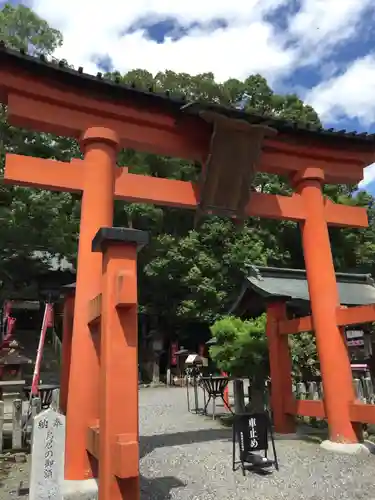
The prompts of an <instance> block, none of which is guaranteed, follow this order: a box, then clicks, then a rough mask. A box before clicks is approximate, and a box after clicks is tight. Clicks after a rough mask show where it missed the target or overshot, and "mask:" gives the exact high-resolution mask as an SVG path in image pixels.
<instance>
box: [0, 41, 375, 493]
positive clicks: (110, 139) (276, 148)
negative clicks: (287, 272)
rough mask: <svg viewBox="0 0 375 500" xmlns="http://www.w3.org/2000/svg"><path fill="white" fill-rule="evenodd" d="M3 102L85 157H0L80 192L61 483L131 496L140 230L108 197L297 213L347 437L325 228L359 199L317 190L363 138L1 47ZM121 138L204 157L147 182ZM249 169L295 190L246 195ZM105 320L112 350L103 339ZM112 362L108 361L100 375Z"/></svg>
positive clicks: (354, 160)
mask: <svg viewBox="0 0 375 500" xmlns="http://www.w3.org/2000/svg"><path fill="white" fill-rule="evenodd" d="M0 99H1V100H2V102H5V103H6V104H7V112H8V119H9V122H10V123H11V124H13V125H17V126H23V127H29V128H32V129H34V130H39V131H43V132H51V133H56V134H60V135H65V136H70V137H75V138H77V139H79V140H80V146H81V150H82V152H83V155H84V159H83V160H73V161H72V162H71V163H62V162H56V161H53V160H43V159H39V158H32V157H22V156H18V155H11V154H8V155H7V158H6V171H5V181H6V182H8V183H15V184H21V185H25V186H31V187H35V188H42V189H52V190H61V191H71V192H80V193H82V206H81V225H80V238H79V249H78V273H77V287H76V297H75V305H74V320H73V336H72V341H71V351H70V353H66V352H65V353H64V360H65V362H66V363H67V361H68V359H69V360H70V362H69V365H68V364H66V366H65V370H66V372H65V373H66V376H65V377H64V380H68V381H69V390H68V393H67V397H66V392H65V396H64V398H63V401H64V403H63V404H64V405H66V414H67V438H66V471H65V475H66V478H67V479H70V480H84V479H87V478H90V477H98V474H99V498H100V499H101V500H109V499H111V500H116V499H120V498H127V499H131V500H134V499H136V498H138V496H139V488H138V487H137V485H138V474H139V472H138V463H137V460H138V444H137V442H138V426H137V415H138V373H137V370H136V356H137V346H136V338H137V335H136V332H137V299H136V287H137V281H136V247H137V245H138V244H144V243H145V242H146V237H145V236H144V235H141V234H140V233H139V232H137V231H135V230H134V231H135V232H134V231H131V230H127V231H126V232H124V231H120V232H119V231H117V232H116V231H112V232H111V230H110V229H109V228H111V227H112V225H113V201H114V199H115V198H117V199H122V200H125V201H128V202H146V203H155V204H161V205H168V206H177V207H181V208H189V209H198V210H199V212H201V213H203V214H215V213H217V214H220V215H227V216H230V217H234V218H239V219H243V218H244V217H249V216H255V217H268V218H274V219H279V220H282V219H285V220H293V221H296V222H299V223H300V225H301V234H302V243H303V251H304V256H305V263H306V272H307V277H308V283H309V292H310V298H311V307H312V311H313V316H312V321H313V327H314V328H313V329H314V331H315V334H316V339H317V346H318V352H319V358H320V363H321V370H322V377H323V384H324V394H325V400H324V406H325V414H326V417H327V419H328V424H329V430H330V439H331V440H332V442H335V443H349V444H350V443H353V444H354V443H356V442H357V436H356V433H355V428H354V427H353V425H352V420H351V413H350V404H351V403H352V402H353V401H354V393H353V387H352V380H351V370H350V364H349V360H348V356H347V352H346V347H345V343H344V341H343V337H342V335H341V332H340V328H339V326H340V324H342V323H340V322H339V321H338V319H337V310H338V307H339V299H338V295H337V287H336V280H335V273H334V267H333V260H332V255H331V248H330V241H329V234H328V225H336V226H353V227H365V226H366V225H367V215H366V210H365V209H363V208H358V207H348V206H342V205H338V204H334V203H332V202H330V201H329V200H327V199H325V198H324V196H323V194H322V186H323V184H324V183H357V182H358V181H359V180H360V179H361V178H362V175H363V167H364V166H366V165H367V164H369V163H371V162H372V161H373V157H374V149H375V141H374V138H373V137H371V136H368V137H367V136H366V137H361V136H357V135H348V134H336V135H335V134H334V133H332V132H329V131H311V130H308V129H306V128H305V129H304V128H302V129H301V128H295V127H293V126H290V124H288V123H285V122H282V121H277V120H272V119H270V118H265V117H256V116H251V115H247V114H246V113H244V112H240V111H236V110H228V109H226V108H222V107H218V106H210V105H202V104H192V105H187V104H186V103H184V102H182V101H179V100H173V99H170V98H169V97H168V96H159V95H155V94H152V93H150V92H143V91H138V90H135V89H131V88H130V89H129V88H123V87H121V86H120V85H116V84H113V83H109V82H104V81H103V80H102V79H101V77H100V76H99V77H98V78H96V79H95V78H92V77H89V76H86V75H82V71H78V72H74V71H71V70H67V69H65V68H63V67H62V66H56V65H52V64H51V65H50V64H47V63H46V62H45V61H44V60H42V61H40V60H37V59H34V58H30V57H28V56H25V55H23V54H18V53H14V52H12V51H9V50H7V49H5V48H4V47H1V46H0ZM276 131H278V135H277V136H276V137H274V135H275V132H276ZM301 142H303V144H301ZM123 147H128V148H134V149H138V150H142V151H149V152H152V153H155V154H165V155H173V156H176V157H180V158H185V159H189V160H194V161H198V162H200V163H201V164H202V165H203V168H202V174H201V178H200V182H199V183H198V184H197V185H194V184H192V183H190V182H182V181H175V180H168V179H157V178H152V177H146V176H140V175H134V174H130V173H129V172H128V171H127V169H126V168H116V155H117V152H118V151H119V149H120V148H123ZM256 171H263V172H269V173H277V174H280V175H285V176H287V177H288V178H289V179H290V180H291V183H292V186H293V187H294V190H295V193H294V194H293V195H292V196H276V195H268V194H264V193H257V192H254V191H251V184H252V180H253V177H254V175H255V172H256ZM101 228H103V229H101ZM105 228H107V229H105ZM98 231H99V233H98ZM99 243H100V244H99ZM101 244H103V245H104V246H101ZM120 250H121V251H120ZM124 311H125V312H124ZM280 314H281V312H280V311H276V312H275V324H276V323H277V322H280V321H284V326H285V325H289V326H288V327H289V330H290V329H291V328H292V327H291V324H290V323H288V322H287V323H285V321H287V318H285V317H283V318H282V317H280ZM351 314H352V316H353V315H354V316H355V314H356V313H355V311H351ZM372 314H373V313H372ZM373 319H375V314H374V317H373ZM98 324H100V328H98ZM111 328H113V329H114V331H115V338H116V343H117V344H116V345H117V346H118V351H117V352H121V359H119V357H118V356H116V353H115V352H114V351H113V349H112V348H111V343H110V329H111ZM296 328H299V325H296ZM119 332H125V336H121V335H119ZM65 333H67V334H69V329H67V331H66V332H65ZM275 335H276V336H277V335H278V333H277V331H276V330H275ZM275 338H276V337H275ZM285 338H286V337H285V336H284V338H283V341H281V339H279V340H277V341H276V342H275V343H274V344H273V347H272V350H271V353H270V356H271V360H270V361H271V365H272V366H273V367H274V369H275V370H276V371H274V372H275V373H278V369H279V368H278V364H279V358H278V353H281V352H284V351H285V342H284V340H285ZM99 344H100V347H99ZM333 359H334V360H335V363H333V362H332V360H333ZM111 363H113V366H114V370H115V371H113V370H112V371H111V372H110V374H108V373H106V370H110V366H111ZM129 367H133V368H134V369H129ZM281 368H282V367H281ZM281 368H280V369H281ZM125 372H126V374H127V377H128V379H127V387H128V388H129V389H128V394H127V401H126V407H125V406H124V405H125V403H124V404H122V405H120V406H119V407H118V408H117V409H116V410H114V409H113V407H112V406H111V405H110V399H109V398H110V394H112V392H111V390H110V386H109V385H108V384H109V382H108V380H110V379H111V377H112V379H111V380H112V381H113V380H114V378H113V377H114V374H115V373H116V374H117V376H121V374H122V373H125ZM279 373H280V371H279ZM106 375H108V377H106ZM337 387H340V390H339V391H337ZM64 389H65V388H64V387H63V390H64ZM101 397H104V403H102V402H101V399H100V398H101ZM108 405H109V406H111V409H110V410H109V409H108V408H109V406H108ZM120 417H121V419H122V421H120V420H119V419H120ZM112 424H113V425H112ZM284 431H286V432H287V431H288V429H287V428H285V429H284ZM121 450H128V451H129V450H131V457H132V458H131V460H130V462H131V464H132V465H131V466H129V464H128V465H126V464H125V462H124V464H123V465H124V466H123V467H122V465H121V464H122V463H123V462H122V459H123V458H124V457H123V455H122V451H121ZM128 461H129V458H128ZM98 462H99V472H98V470H97V469H98V468H97V466H98ZM116 478H117V479H116Z"/></svg>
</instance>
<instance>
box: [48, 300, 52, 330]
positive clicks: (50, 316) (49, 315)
mask: <svg viewBox="0 0 375 500" xmlns="http://www.w3.org/2000/svg"><path fill="white" fill-rule="evenodd" d="M48 305H49V306H50V307H49V309H48V316H47V328H53V322H54V312H53V305H52V304H48Z"/></svg>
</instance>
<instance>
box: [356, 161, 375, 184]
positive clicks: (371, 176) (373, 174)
mask: <svg viewBox="0 0 375 500" xmlns="http://www.w3.org/2000/svg"><path fill="white" fill-rule="evenodd" d="M374 180H375V163H372V164H371V165H369V166H368V167H366V168H365V169H364V170H363V180H362V181H361V182H360V183H359V184H358V187H359V188H361V189H366V187H367V186H368V185H369V184H370V182H372V181H374Z"/></svg>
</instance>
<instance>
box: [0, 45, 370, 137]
mask: <svg viewBox="0 0 375 500" xmlns="http://www.w3.org/2000/svg"><path fill="white" fill-rule="evenodd" d="M6 63H8V64H14V65H18V66H20V67H22V68H23V69H25V70H26V71H30V72H33V73H34V74H40V75H42V76H46V77H49V78H54V79H58V81H59V82H61V83H65V84H67V85H72V86H75V87H79V86H81V87H84V89H85V90H86V91H87V92H89V91H92V92H94V93H96V94H98V95H99V96H100V95H105V97H106V98H107V99H115V100H120V99H121V98H126V97H129V96H131V98H132V99H138V100H142V101H144V102H145V103H146V104H147V102H148V103H152V104H160V105H162V106H163V107H164V108H170V109H171V110H174V111H177V112H179V113H189V114H195V115H199V114H200V113H201V112H202V111H212V112H215V113H218V114H221V115H224V116H227V117H229V118H233V119H242V120H246V121H247V122H249V123H251V124H262V125H266V126H269V127H272V128H274V129H276V130H277V131H279V132H283V133H286V134H288V133H289V134H293V135H295V134H298V135H302V136H305V137H307V138H309V137H310V138H314V137H315V138H319V139H327V140H328V141H329V140H333V141H334V140H336V141H337V140H340V141H342V140H345V142H355V143H356V144H362V145H364V144H365V143H367V144H369V145H373V144H374V143H375V134H367V133H366V132H364V133H357V132H355V131H350V132H348V131H346V130H335V129H333V128H330V129H324V128H323V127H320V126H317V125H311V124H307V123H304V122H295V121H290V120H285V119H279V118H275V117H273V116H272V115H269V114H263V115H261V114H254V113H251V114H250V113H247V112H246V111H244V110H241V109H237V108H234V107H226V106H222V105H219V104H215V103H209V102H189V101H188V99H187V97H186V96H185V95H179V96H175V95H171V94H170V93H169V92H164V93H160V92H155V91H154V89H153V88H149V89H148V90H145V89H143V88H137V86H136V85H135V84H132V85H125V84H123V83H122V81H121V78H116V79H115V80H110V79H107V78H104V77H103V75H102V73H98V74H97V75H96V76H92V75H88V74H85V73H84V71H83V68H78V70H74V69H71V68H70V67H69V66H68V65H67V62H66V61H64V60H62V61H56V62H55V61H53V62H51V61H48V60H47V59H46V57H45V56H43V55H41V56H39V57H35V56H31V55H28V54H26V52H25V51H15V50H12V49H8V48H7V47H6V45H5V43H4V42H2V41H1V40H0V66H3V65H5V64H6Z"/></svg>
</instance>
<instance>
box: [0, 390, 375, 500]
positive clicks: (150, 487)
mask: <svg viewBox="0 0 375 500" xmlns="http://www.w3.org/2000/svg"><path fill="white" fill-rule="evenodd" d="M139 405H140V435H141V440H140V441H141V463H140V469H141V475H142V476H141V500H167V499H170V500H245V499H246V500H249V499H250V500H282V499H287V500H322V499H323V500H330V499H342V500H345V499H348V500H349V499H350V500H357V499H358V500H375V480H374V471H375V456H368V455H364V456H348V455H333V454H330V453H328V452H325V451H323V450H321V449H320V448H319V446H318V445H317V444H314V443H310V442H304V441H287V440H280V441H277V443H276V446H277V450H278V455H279V461H280V471H279V472H273V473H272V474H271V475H267V476H259V475H255V474H252V473H248V474H247V476H246V477H243V476H242V473H241V471H237V472H232V467H231V449H232V444H231V430H230V429H228V428H225V427H222V426H221V425H220V424H219V423H218V422H214V421H212V419H209V418H206V417H202V416H199V415H194V414H191V413H188V411H187V408H186V393H185V389H178V388H170V389H166V388H160V389H151V388H150V389H141V390H140V401H139ZM28 471H29V464H26V463H22V464H13V465H11V466H10V464H6V463H4V461H2V460H0V500H16V499H19V500H21V498H22V499H26V498H27V496H26V497H25V496H22V497H17V486H18V485H19V482H20V481H24V482H25V484H28V479H27V476H28Z"/></svg>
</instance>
